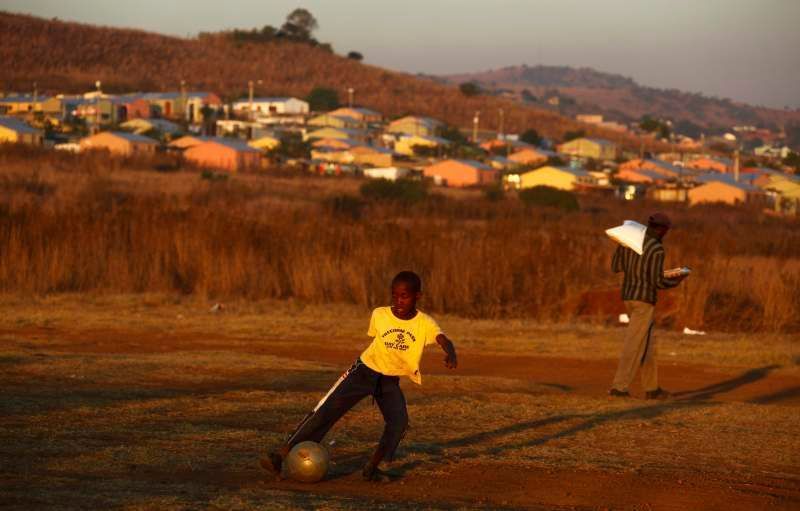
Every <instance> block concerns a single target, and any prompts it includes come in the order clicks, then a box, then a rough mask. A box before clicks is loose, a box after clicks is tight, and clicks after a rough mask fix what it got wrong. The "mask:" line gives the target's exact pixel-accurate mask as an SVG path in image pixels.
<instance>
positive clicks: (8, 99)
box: [0, 94, 48, 103]
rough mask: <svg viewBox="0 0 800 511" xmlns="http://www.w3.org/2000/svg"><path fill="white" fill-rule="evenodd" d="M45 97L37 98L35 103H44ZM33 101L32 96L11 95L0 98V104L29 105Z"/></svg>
mask: <svg viewBox="0 0 800 511" xmlns="http://www.w3.org/2000/svg"><path fill="white" fill-rule="evenodd" d="M47 99H48V98H47V96H37V97H36V101H46V100H47ZM32 101H33V94H12V95H8V96H5V97H0V103H30V102H32Z"/></svg>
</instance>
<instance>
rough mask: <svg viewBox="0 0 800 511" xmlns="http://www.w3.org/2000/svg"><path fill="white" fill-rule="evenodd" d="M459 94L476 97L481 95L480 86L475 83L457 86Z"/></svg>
mask: <svg viewBox="0 0 800 511" xmlns="http://www.w3.org/2000/svg"><path fill="white" fill-rule="evenodd" d="M458 88H459V90H460V91H461V94H463V95H465V96H477V95H478V94H480V93H481V88H480V86H479V85H478V84H477V83H475V82H464V83H462V84H461V85H459V86H458Z"/></svg>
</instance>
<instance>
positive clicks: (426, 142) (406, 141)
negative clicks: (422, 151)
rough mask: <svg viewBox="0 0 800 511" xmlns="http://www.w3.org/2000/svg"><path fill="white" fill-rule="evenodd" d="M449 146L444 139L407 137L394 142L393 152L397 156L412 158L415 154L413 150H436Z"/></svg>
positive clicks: (421, 136)
mask: <svg viewBox="0 0 800 511" xmlns="http://www.w3.org/2000/svg"><path fill="white" fill-rule="evenodd" d="M448 145H450V141H449V140H447V139H446V138H441V137H434V136H424V135H408V136H401V137H400V140H398V141H397V142H395V144H394V151H395V152H396V153H397V154H404V155H406V156H414V155H416V154H417V152H416V151H415V148H417V147H426V148H429V149H435V150H438V149H439V148H442V147H447V146H448Z"/></svg>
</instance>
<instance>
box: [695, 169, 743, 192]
mask: <svg viewBox="0 0 800 511" xmlns="http://www.w3.org/2000/svg"><path fill="white" fill-rule="evenodd" d="M757 177H758V174H753V173H748V172H743V173H741V174H739V181H738V182H737V181H736V180H735V179H734V178H733V174H720V173H718V172H709V173H706V174H701V175H699V176H696V177H695V178H694V179H695V181H697V182H698V183H703V184H708V183H713V182H719V183H725V184H726V185H730V186H735V187H737V188H741V189H742V190H748V191H755V190H758V188H756V187H755V186H753V185H752V184H751V183H752V182H753V180H754V179H755V178H757Z"/></svg>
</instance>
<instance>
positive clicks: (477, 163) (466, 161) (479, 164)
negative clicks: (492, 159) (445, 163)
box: [455, 160, 494, 170]
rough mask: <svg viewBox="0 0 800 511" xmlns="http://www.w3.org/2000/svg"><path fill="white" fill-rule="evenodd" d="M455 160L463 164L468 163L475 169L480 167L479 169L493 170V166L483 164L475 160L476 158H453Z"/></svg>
mask: <svg viewBox="0 0 800 511" xmlns="http://www.w3.org/2000/svg"><path fill="white" fill-rule="evenodd" d="M455 161H457V162H459V163H463V164H464V165H469V166H470V167H475V168H477V169H481V170H494V169H493V168H491V167H489V166H488V165H485V164H483V163H481V162H479V161H476V160H455Z"/></svg>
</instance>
